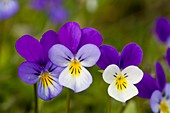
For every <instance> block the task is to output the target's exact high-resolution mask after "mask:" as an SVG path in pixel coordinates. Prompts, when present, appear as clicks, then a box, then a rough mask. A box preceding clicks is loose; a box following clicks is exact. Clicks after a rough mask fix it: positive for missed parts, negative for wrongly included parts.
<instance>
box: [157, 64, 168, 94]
mask: <svg viewBox="0 0 170 113" xmlns="http://www.w3.org/2000/svg"><path fill="white" fill-rule="evenodd" d="M156 75H157V82H158V85H159V89H160V91H162V90H163V89H164V88H165V84H166V76H165V73H164V70H163V68H162V66H161V64H160V63H159V62H156Z"/></svg>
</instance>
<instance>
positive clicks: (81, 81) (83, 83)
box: [75, 67, 92, 92]
mask: <svg viewBox="0 0 170 113" xmlns="http://www.w3.org/2000/svg"><path fill="white" fill-rule="evenodd" d="M91 83H92V76H91V74H90V73H89V71H88V70H87V69H85V68H84V67H82V72H81V74H80V75H79V76H77V77H76V85H75V92H81V91H83V90H85V89H87V88H88V87H89V86H90V85H91Z"/></svg>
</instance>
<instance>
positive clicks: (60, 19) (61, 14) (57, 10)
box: [49, 6, 68, 24]
mask: <svg viewBox="0 0 170 113" xmlns="http://www.w3.org/2000/svg"><path fill="white" fill-rule="evenodd" d="M49 17H50V19H51V21H52V22H53V23H54V24H62V23H64V22H65V21H66V20H67V19H68V12H67V10H66V9H64V8H63V7H61V6H59V7H53V8H51V9H50V11H49Z"/></svg>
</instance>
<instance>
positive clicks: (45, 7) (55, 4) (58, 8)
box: [31, 0, 68, 24]
mask: <svg viewBox="0 0 170 113" xmlns="http://www.w3.org/2000/svg"><path fill="white" fill-rule="evenodd" d="M31 6H32V7H33V8H34V9H37V10H41V11H44V12H45V13H46V14H47V16H48V17H49V18H50V20H51V21H52V22H53V23H55V24H60V23H63V22H65V21H66V20H67V18H68V11H67V10H66V9H65V8H64V7H63V0H32V1H31Z"/></svg>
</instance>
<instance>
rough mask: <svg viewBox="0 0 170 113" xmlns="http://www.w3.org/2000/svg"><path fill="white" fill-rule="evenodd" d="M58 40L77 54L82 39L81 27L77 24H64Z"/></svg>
mask: <svg viewBox="0 0 170 113" xmlns="http://www.w3.org/2000/svg"><path fill="white" fill-rule="evenodd" d="M58 38H59V41H60V43H61V44H63V45H64V46H66V47H67V48H69V49H70V51H71V52H72V53H73V54H76V52H77V48H78V45H79V42H80V38H81V30H80V26H79V25H78V24H77V23H76V22H68V23H66V24H64V25H63V26H62V27H61V28H60V30H59V32H58Z"/></svg>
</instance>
